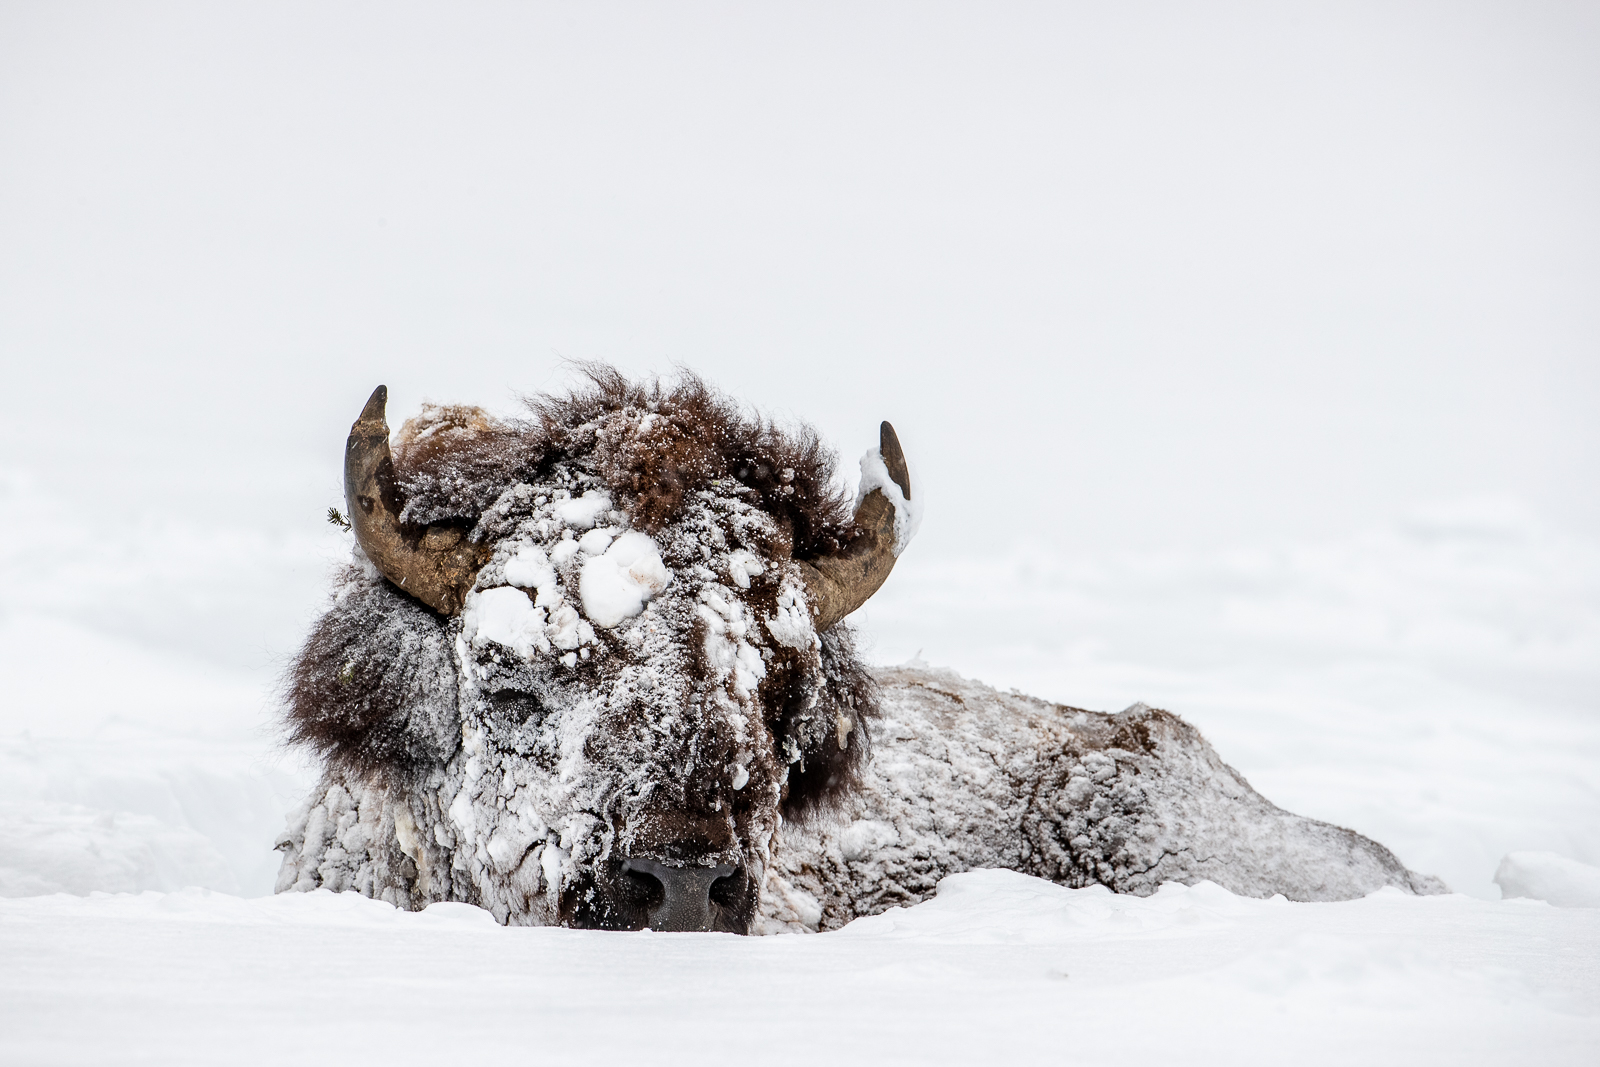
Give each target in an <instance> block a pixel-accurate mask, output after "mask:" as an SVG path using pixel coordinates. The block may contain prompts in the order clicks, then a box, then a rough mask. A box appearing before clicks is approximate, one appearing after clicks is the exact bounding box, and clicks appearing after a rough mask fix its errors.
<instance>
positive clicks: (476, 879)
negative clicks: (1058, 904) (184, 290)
mask: <svg viewBox="0 0 1600 1067" xmlns="http://www.w3.org/2000/svg"><path fill="white" fill-rule="evenodd" d="M534 413H535V416H534V417H533V418H531V419H528V420H524V421H522V422H519V423H504V422H497V421H495V420H493V419H490V418H489V417H488V416H486V415H484V414H483V413H482V412H481V411H477V410H476V409H470V408H432V409H429V410H428V411H426V412H424V415H423V416H422V417H420V418H419V419H416V420H412V421H411V422H409V423H408V424H407V425H406V426H404V427H402V430H401V432H400V433H399V434H398V435H397V441H396V455H395V459H396V469H397V476H398V488H399V490H400V492H401V495H402V496H403V497H404V499H405V512H404V514H405V516H406V518H407V519H408V520H409V521H412V522H417V523H422V522H428V523H436V522H444V523H449V524H452V525H456V526H458V527H460V528H462V529H465V530H467V531H469V537H470V538H471V539H472V540H473V541H475V542H477V543H479V544H482V545H484V546H485V547H486V549H487V550H488V552H489V558H488V561H487V562H486V563H485V564H484V566H483V568H482V569H481V570H480V571H479V573H478V578H477V582H476V585H475V586H474V588H473V590H472V591H471V592H470V593H469V594H468V596H467V599H466V603H465V606H464V608H463V611H462V613H461V615H459V616H457V617H451V618H445V617H441V616H439V615H437V614H436V613H434V612H432V611H430V610H428V609H427V608H425V607H423V606H421V605H420V604H418V603H417V602H416V601H414V600H413V599H412V598H410V597H408V596H407V595H405V594H404V593H402V592H401V591H400V590H398V589H397V588H396V587H394V586H393V585H392V584H391V583H389V582H388V581H387V580H386V579H384V578H383V577H382V576H381V575H380V574H379V573H378V572H377V570H376V569H375V568H374V567H372V565H371V564H370V563H368V562H367V561H366V560H365V558H364V557H363V556H362V555H361V553H360V551H359V549H357V550H356V551H355V553H354V561H353V563H352V565H351V566H350V567H348V568H346V569H345V570H344V571H343V572H342V573H341V574H340V575H339V576H338V578H337V580H336V582H335V590H334V597H333V601H332V603H331V604H330V606H329V608H328V611H327V612H326V613H325V615H324V616H323V617H322V619H321V620H319V622H318V623H317V624H316V626H315V627H314V628H313V630H312V633H311V635H310V637H309V638H308V640H307V642H306V644H305V646H304V647H303V648H302V650H301V652H300V654H299V656H298V657H297V659H296V661H295V663H294V664H293V667H292V669H291V671H290V673H289V677H288V680H287V686H286V697H287V703H288V705H289V707H288V712H289V714H288V730H289V735H290V737H291V739H292V740H294V741H296V742H299V743H302V744H306V745H309V746H311V747H313V748H314V749H315V750H316V751H318V752H319V753H320V754H321V755H322V756H323V758H324V760H325V763H326V766H327V777H326V779H325V781H324V782H323V784H322V786H320V787H319V789H318V792H317V793H316V794H314V795H313V797H311V798H310V799H309V800H308V802H307V804H306V806H305V807H304V809H303V810H302V811H301V812H300V814H299V815H298V816H297V817H296V818H295V819H294V820H293V821H292V825H291V828H290V831H289V832H288V833H287V834H286V835H285V837H284V839H283V840H282V842H281V843H280V847H281V848H282V849H283V850H284V851H285V853H286V857H285V862H284V867H283V871H282V874H281V877H280V889H289V888H294V889H308V888H314V887H317V886H328V887H330V888H354V889H359V890H360V891H362V892H365V893H369V894H371V895H375V896H382V897H384V898H385V899H393V900H394V901H395V902H396V903H402V904H405V905H407V906H413V907H415V906H421V905H425V904H426V903H427V902H429V901H431V900H467V901H471V902H474V903H480V904H482V905H483V906H485V907H488V908H490V909H491V910H492V911H493V912H494V913H495V914H496V915H497V917H499V918H500V919H501V921H505V922H528V923H547V922H554V921H572V920H573V919H574V918H576V919H579V920H581V921H583V922H585V923H586V924H597V925H614V926H628V925H638V923H639V922H640V921H641V920H640V914H641V913H638V909H637V908H633V906H632V905H631V904H630V903H629V901H628V900H627V899H626V893H625V892H624V891H625V890H626V889H627V885H626V884H625V880H624V879H622V873H623V872H622V871H621V869H620V868H619V862H620V861H621V860H622V859H624V858H626V857H628V856H641V857H646V856H648V857H654V858H657V859H662V860H666V861H671V862H684V863H713V862H714V863H719V864H726V865H729V866H731V867H734V868H736V869H737V870H738V872H739V875H738V878H739V879H744V880H745V882H743V883H741V885H742V886H743V888H742V889H741V888H740V887H739V886H734V887H733V888H730V889H728V890H726V892H724V894H723V895H724V896H725V897H726V899H727V904H726V907H725V908H724V909H723V912H719V916H720V917H719V920H718V921H719V922H722V923H724V924H725V926H724V928H727V929H741V930H742V929H744V928H745V926H746V925H747V924H748V921H749V919H750V917H751V914H752V913H753V906H754V899H755V890H756V889H757V888H759V885H760V880H761V879H762V877H763V872H764V868H765V865H766V863H767V862H768V861H769V859H770V853H771V848H772V843H773V840H774V838H775V834H776V832H777V829H778V827H779V825H780V822H781V821H783V820H787V821H789V822H798V821H804V820H805V819H806V818H807V817H809V816H811V815H813V814H815V813H818V812H823V811H827V810H830V809H834V808H837V807H838V806H839V805H840V804H841V803H842V798H843V797H845V796H847V795H848V794H849V792H850V791H851V790H852V789H854V788H856V787H858V785H859V783H860V781H861V771H862V768H863V766H864V763H865V759H866V756H867V753H868V751H869V746H870V740H869V737H870V723H871V720H872V716H873V714H874V709H875V703H874V700H875V691H874V687H873V684H872V681H871V678H870V676H869V675H868V674H867V672H866V671H865V670H864V668H863V667H862V665H861V664H860V662H859V661H858V659H857V657H856V654H855V649H854V646H853V643H852V641H851V637H850V632H849V630H848V628H846V627H842V626H840V627H835V628H834V629H833V630H832V631H830V632H829V633H827V634H824V635H818V634H816V633H815V632H814V631H813V629H812V628H811V625H810V621H809V619H810V617H809V613H808V611H807V610H806V605H805V594H804V585H803V582H802V580H801V577H800V574H799V571H798V569H797V567H796V565H795V563H794V562H793V559H794V555H795V552H796V550H797V548H798V549H799V550H800V551H802V552H803V553H804V552H811V551H817V550H829V549H832V548H837V547H838V546H839V545H841V544H844V543H845V542H846V541H847V539H848V537H849V530H848V526H847V525H846V524H845V521H844V519H845V516H846V515H847V512H848V507H847V502H846V501H845V500H844V498H843V497H842V496H841V495H840V493H839V492H838V490H837V487H836V486H835V483H834V480H833V471H832V466H831V463H832V459H831V456H830V455H829V454H827V453H826V452H825V451H823V450H822V449H821V447H820V446H819V445H818V443H817V441H816V438H815V435H814V434H812V433H811V432H810V431H809V430H805V429H800V430H792V431H783V430H779V429H778V428H775V427H774V426H772V425H771V424H770V423H766V422H764V421H762V420H759V419H756V418H752V417H749V416H746V415H744V414H743V413H742V412H741V411H740V410H739V409H738V408H737V407H736V406H735V405H733V404H731V403H730V402H728V401H726V400H724V399H722V398H720V397H719V396H717V395H716V394H715V393H713V392H712V391H711V390H710V389H708V388H707V387H706V386H704V385H703V384H702V383H700V382H699V381H698V380H695V379H692V378H688V379H684V380H681V381H679V382H678V383H676V384H675V385H672V386H663V385H660V384H651V385H635V384H630V383H627V382H625V381H623V380H622V379H621V378H620V377H619V376H617V375H615V374H614V373H612V372H608V371H598V370H597V371H595V372H593V375H592V383H591V386H590V387H588V388H587V389H585V390H582V391H580V392H578V393H576V394H574V395H573V396H570V397H564V398H557V399H542V400H539V401H537V402H535V404H534ZM663 464H664V465H663ZM630 538H631V539H632V540H629V539H630ZM641 546H643V547H641ZM613 550H615V551H613ZM613 557H615V559H616V560H617V561H618V562H615V563H613V562H611V561H612V559H613ZM619 598H620V599H619ZM630 598H631V599H630ZM780 815H781V818H780ZM736 880H737V879H736ZM630 909H632V910H630Z"/></svg>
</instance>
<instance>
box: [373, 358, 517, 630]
mask: <svg viewBox="0 0 1600 1067" xmlns="http://www.w3.org/2000/svg"><path fill="white" fill-rule="evenodd" d="M388 403H389V388H388V386H384V385H380V386H378V388H376V389H374V390H373V391H372V396H371V397H369V398H368V400H367V406H366V407H364V408H362V409H361V417H360V418H358V419H357V420H356V421H355V424H354V425H352V426H351V427H350V436H349V438H348V439H346V441H345V445H344V498H345V506H346V508H348V510H349V514H350V524H351V525H352V526H353V527H355V534H356V541H357V543H359V544H360V545H361V551H363V552H365V553H366V554H367V558H368V559H370V560H372V562H373V563H374V564H376V565H377V568H378V570H379V571H381V572H382V573H383V576H384V577H385V578H387V579H389V581H391V582H393V583H394V584H395V585H397V586H399V587H400V588H401V589H403V590H405V591H406V592H407V593H410V594H411V595H412V596H414V597H416V598H417V599H418V600H420V601H422V602H423V603H424V604H426V605H428V607H430V608H432V609H433V610H434V611H437V612H440V613H441V614H444V615H454V614H455V613H456V612H458V611H460V610H461V605H462V602H463V601H465V600H466V598H467V592H468V591H469V590H470V589H471V588H472V583H473V582H474V581H475V580H476V579H477V576H478V568H480V567H482V566H483V564H484V561H485V559H486V558H487V552H486V550H485V549H484V548H483V547H482V546H480V545H474V544H471V543H470V542H468V541H467V540H466V537H465V535H464V534H463V533H462V532H461V531H460V530H458V529H453V528H451V527H439V526H415V527H405V526H402V525H401V523H400V512H401V510H402V509H403V508H404V507H405V501H404V500H402V499H401V497H400V491H399V487H398V486H397V485H396V482H395V474H394V458H393V456H392V455H391V453H390V451H389V423H388V420H387V419H386V418H385V413H384V409H385V408H386V407H387V406H388Z"/></svg>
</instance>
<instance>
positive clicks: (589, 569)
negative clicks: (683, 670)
mask: <svg viewBox="0 0 1600 1067" xmlns="http://www.w3.org/2000/svg"><path fill="white" fill-rule="evenodd" d="M599 532H600V531H598V530H595V531H591V532H590V533H588V534H585V535H584V538H583V541H584V542H587V541H589V539H590V538H591V537H593V536H594V535H595V534H596V533H599ZM596 544H597V547H598V544H599V543H598V542H597V543H596ZM580 547H583V548H585V550H588V546H586V545H584V544H583V542H580ZM670 580H671V576H670V575H669V574H668V573H667V567H666V564H664V563H662V562H661V553H660V552H659V551H657V550H656V543H655V541H654V540H652V539H651V538H650V537H649V536H648V535H646V534H642V533H639V532H638V531H636V530H629V531H628V532H626V533H624V534H622V535H621V536H619V537H618V538H617V539H616V540H615V541H613V542H611V546H610V547H609V548H606V549H605V551H604V552H603V553H602V554H601V555H598V556H593V557H591V558H590V559H589V560H588V562H586V563H584V565H583V573H582V576H581V577H580V578H579V579H578V592H579V595H581V596H582V597H583V613H584V614H585V615H587V616H589V618H590V619H591V620H593V621H594V623H595V624H596V625H598V626H604V627H605V628H606V629H608V630H609V629H612V628H613V627H616V626H618V625H620V624H621V623H622V622H623V620H625V619H631V618H633V617H634V616H635V615H637V614H639V613H640V612H641V611H643V610H644V606H645V604H646V603H648V602H649V601H650V599H651V598H652V597H654V596H656V595H658V594H659V593H660V592H661V591H662V590H664V589H666V587H667V582H668V581H670Z"/></svg>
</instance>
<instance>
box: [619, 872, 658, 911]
mask: <svg viewBox="0 0 1600 1067" xmlns="http://www.w3.org/2000/svg"><path fill="white" fill-rule="evenodd" d="M621 881H622V885H623V888H624V891H625V894H626V896H627V897H628V898H629V899H630V900H631V901H633V902H634V903H636V904H643V905H645V906H646V907H651V908H653V907H655V906H656V905H658V904H660V903H661V902H662V901H663V900H664V899H665V898H666V895H667V890H666V886H664V885H662V884H661V879H659V878H657V877H656V876H655V875H654V874H652V873H651V872H650V871H647V870H642V869H640V868H639V867H636V866H634V865H633V864H632V863H631V862H630V861H628V860H623V861H622V879H621Z"/></svg>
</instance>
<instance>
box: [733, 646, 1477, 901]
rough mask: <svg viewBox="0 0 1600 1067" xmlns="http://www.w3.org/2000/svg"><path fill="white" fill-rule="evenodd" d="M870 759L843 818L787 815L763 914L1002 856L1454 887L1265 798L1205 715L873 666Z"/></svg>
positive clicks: (1040, 863)
mask: <svg viewBox="0 0 1600 1067" xmlns="http://www.w3.org/2000/svg"><path fill="white" fill-rule="evenodd" d="M876 674H877V680H878V682H879V685H880V702H879V716H878V719H877V722H876V733H875V740H874V748H873V760H872V768H871V771H870V773H869V774H868V775H867V776H866V780H865V782H864V784H863V788H862V789H861V790H860V791H859V792H858V793H856V794H854V795H853V796H852V797H851V799H850V802H849V804H848V806H847V810H846V811H844V812H843V813H842V817H841V818H839V819H837V820H834V821H832V822H829V823H827V824H825V825H816V826H812V827H799V828H797V827H786V828H785V832H784V835H783V839H782V846H781V848H779V849H778V850H777V859H776V861H775V862H774V863H773V864H772V866H771V868H770V869H769V871H768V881H767V886H766V892H765V894H764V899H763V905H764V907H763V914H762V923H763V929H765V930H767V931H769V932H771V931H778V930H783V929H796V930H800V929H810V930H816V929H832V928H835V927H838V926H842V925H844V924H845V923H847V922H849V921H850V920H851V919H854V918H857V917H859V916H862V915H873V914H876V913H878V912H881V911H884V910H885V909H887V908H891V907H894V906H896V905H902V906H909V905H911V904H915V903H917V902H918V901H921V900H924V899H926V898H927V897H929V896H931V895H932V894H933V891H934V888H935V887H936V886H937V885H938V883H939V879H941V878H943V877H944V876H945V875H948V874H956V873H958V872H961V871H966V870H972V869H974V868H980V867H1001V868H1007V869H1010V870H1015V871H1023V872H1025V873H1027V874H1032V875H1037V876H1038V877H1041V878H1048V879H1050V880H1052V881H1055V882H1060V883H1062V884H1063V885H1069V886H1074V887H1081V886H1086V885H1093V884H1095V883H1100V884H1102V885H1105V886H1108V887H1110V888H1111V889H1113V890H1115V891H1117V892H1119V893H1133V894H1137V895H1139V896H1147V895H1149V894H1151V893H1154V892H1155V891H1156V890H1157V889H1158V888H1160V886H1161V883H1163V882H1182V883H1185V884H1190V885H1192V884H1194V883H1195V882H1199V881H1203V880H1209V881H1212V882H1216V883H1217V884H1219V885H1221V886H1223V887H1225V888H1227V889H1229V890H1231V891H1232V892H1234V893H1237V894H1239V895H1241V896H1249V897H1270V896H1272V895H1274V894H1276V893H1282V894H1283V895H1284V896H1286V897H1288V898H1289V899H1291V900H1349V899H1352V898H1355V897H1360V896H1365V895H1366V894H1368V893H1371V892H1373V891H1374V890H1377V889H1381V888H1382V887H1384V886H1395V887H1396V888H1399V889H1402V890H1404V891H1406V892H1408V893H1418V894H1432V893H1443V892H1447V890H1446V888H1445V886H1444V883H1443V882H1441V881H1439V879H1437V878H1433V877H1429V876H1427V875H1419V874H1415V873H1413V872H1411V871H1408V870H1407V869H1406V868H1405V866H1404V865H1403V864H1402V863H1401V862H1400V861H1399V860H1398V859H1396V858H1395V856H1394V854H1393V853H1391V852H1390V851H1389V850H1388V849H1386V848H1384V847H1383V846H1382V845H1379V844H1377V843H1376V842H1374V841H1371V840H1369V839H1367V838H1365V837H1362V836H1361V835H1360V834H1357V833H1355V832H1353V831H1351V830H1345V829H1342V828H1340V827H1337V826H1330V825H1329V824H1327V823H1324V822H1317V821H1316V820H1314V819H1306V818H1302V817H1300V816H1298V815H1292V814H1290V813H1289V812H1286V811H1283V810H1282V809H1280V808H1277V807H1275V806H1273V805H1272V804H1271V803H1270V802H1269V801H1267V800H1266V798H1264V797H1262V796H1261V794H1259V793H1257V792H1256V791H1255V790H1254V789H1252V788H1250V784H1249V783H1248V782H1246V781H1245V780H1244V778H1243V777H1242V776H1241V775H1240V774H1239V773H1238V772H1237V771H1235V770H1234V769H1233V768H1232V767H1229V766H1228V765H1227V764H1226V763H1224V762H1223V761H1222V759H1221V758H1220V757H1218V755H1217V754H1216V752H1215V751H1214V750H1213V749H1212V747H1211V746H1210V745H1209V744H1207V743H1206V741H1205V739H1204V738H1203V737H1201V736H1200V732H1199V731H1198V730H1196V729H1195V728H1194V727H1193V726H1190V725H1189V724H1188V723H1186V722H1184V721H1183V720H1182V719H1180V718H1178V717H1177V716H1176V715H1173V714H1171V713H1169V712H1165V711H1159V710H1156V709H1153V708H1149V707H1146V706H1145V705H1143V704H1135V705H1134V706H1133V707H1130V708H1128V709H1127V710H1125V711H1122V712H1119V713H1116V714H1107V713H1105V712H1099V711H1085V710H1083V709H1080V708H1069V707H1065V706H1063V705H1060V704H1050V703H1047V702H1045V701H1042V700H1038V699H1035V698H1033V697H1028V696H1023V695H1022V694H1020V693H1015V692H1012V693H1000V692H996V691H995V690H993V689H990V688H989V687H988V686H985V685H982V684H980V683H977V682H972V681H968V680H966V679H964V678H961V677H960V676H959V675H957V674H955V673H953V672H951V671H942V670H934V669H930V668H926V667H911V666H905V667H892V668H887V669H883V670H880V671H878V672H876Z"/></svg>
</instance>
